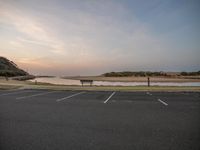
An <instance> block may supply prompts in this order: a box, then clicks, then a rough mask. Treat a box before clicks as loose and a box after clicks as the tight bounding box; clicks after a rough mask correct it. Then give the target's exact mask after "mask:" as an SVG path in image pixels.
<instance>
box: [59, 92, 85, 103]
mask: <svg viewBox="0 0 200 150" xmlns="http://www.w3.org/2000/svg"><path fill="white" fill-rule="evenodd" d="M83 93H86V92H79V93H76V94H73V95H70V96H67V97H63V98H59V99H57V100H56V101H57V102H60V101H63V100H65V99H69V98H71V97H74V96H77V95H80V94H83Z"/></svg>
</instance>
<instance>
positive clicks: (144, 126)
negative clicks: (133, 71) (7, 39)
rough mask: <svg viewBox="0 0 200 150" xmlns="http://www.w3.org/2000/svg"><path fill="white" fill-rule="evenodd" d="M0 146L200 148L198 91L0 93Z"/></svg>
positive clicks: (15, 149)
mask: <svg viewBox="0 0 200 150" xmlns="http://www.w3.org/2000/svg"><path fill="white" fill-rule="evenodd" d="M0 149H1V150H157V149H158V150H199V149H200V93H198V92H118V91H109V92H105V91H104V92H103V91H53V90H31V89H29V90H13V91H12V90H11V91H5V90H4V91H3V90H2V91H0Z"/></svg>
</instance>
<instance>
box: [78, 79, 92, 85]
mask: <svg viewBox="0 0 200 150" xmlns="http://www.w3.org/2000/svg"><path fill="white" fill-rule="evenodd" d="M80 82H81V84H82V86H83V85H84V83H86V84H89V85H90V86H92V83H93V80H80Z"/></svg>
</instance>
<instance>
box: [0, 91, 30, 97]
mask: <svg viewBox="0 0 200 150" xmlns="http://www.w3.org/2000/svg"><path fill="white" fill-rule="evenodd" d="M27 92H32V91H24V90H18V91H16V92H9V93H4V94H1V95H0V96H6V95H13V94H19V93H27Z"/></svg>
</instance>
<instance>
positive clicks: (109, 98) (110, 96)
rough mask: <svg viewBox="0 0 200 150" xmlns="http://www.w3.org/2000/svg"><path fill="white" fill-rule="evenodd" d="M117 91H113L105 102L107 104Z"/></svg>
mask: <svg viewBox="0 0 200 150" xmlns="http://www.w3.org/2000/svg"><path fill="white" fill-rule="evenodd" d="M115 93H116V92H113V93H112V94H111V95H110V96H109V97H108V98H107V99H106V100H105V101H104V102H103V103H104V104H106V103H107V102H108V101H109V100H110V99H111V98H112V97H113V95H114V94H115Z"/></svg>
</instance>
